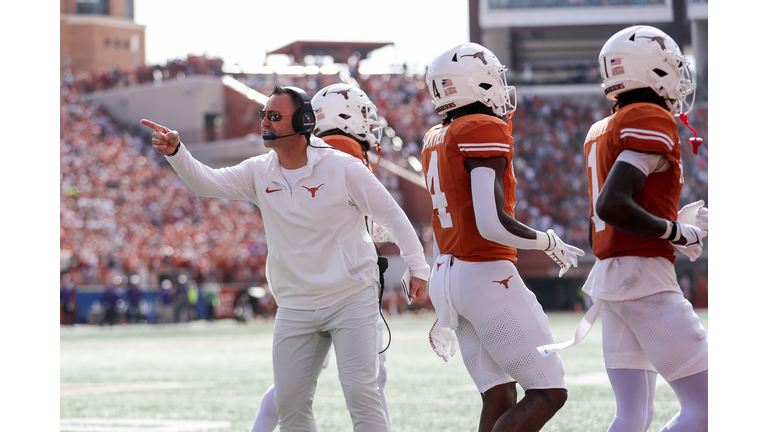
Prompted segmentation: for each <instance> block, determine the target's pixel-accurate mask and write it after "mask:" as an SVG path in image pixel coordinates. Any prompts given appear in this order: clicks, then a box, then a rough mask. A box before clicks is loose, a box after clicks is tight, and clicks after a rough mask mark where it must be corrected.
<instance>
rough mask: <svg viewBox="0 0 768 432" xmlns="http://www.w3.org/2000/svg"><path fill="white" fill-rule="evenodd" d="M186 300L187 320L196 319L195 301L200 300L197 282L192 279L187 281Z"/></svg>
mask: <svg viewBox="0 0 768 432" xmlns="http://www.w3.org/2000/svg"><path fill="white" fill-rule="evenodd" d="M187 301H188V302H189V311H188V314H189V321H193V320H196V319H197V318H198V317H197V303H198V302H199V301H200V290H198V289H197V283H196V282H195V280H194V279H192V280H190V281H189V288H188V289H187Z"/></svg>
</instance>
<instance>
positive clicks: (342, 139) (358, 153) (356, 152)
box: [322, 135, 370, 168]
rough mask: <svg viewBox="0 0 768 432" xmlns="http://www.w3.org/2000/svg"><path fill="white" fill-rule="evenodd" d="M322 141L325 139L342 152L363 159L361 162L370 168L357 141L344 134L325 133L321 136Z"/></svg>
mask: <svg viewBox="0 0 768 432" xmlns="http://www.w3.org/2000/svg"><path fill="white" fill-rule="evenodd" d="M322 140H323V141H325V143H326V144H328V145H329V146H331V147H333V148H337V149H339V150H341V151H343V152H344V153H347V154H350V155H352V156H354V157H356V158H358V159H360V160H361V161H363V164H365V166H367V167H368V168H370V166H369V165H368V161H367V160H366V159H365V153H364V152H363V147H362V146H361V145H360V143H358V142H357V141H355V140H353V139H352V138H350V137H347V136H344V135H326V136H324V137H323V138H322Z"/></svg>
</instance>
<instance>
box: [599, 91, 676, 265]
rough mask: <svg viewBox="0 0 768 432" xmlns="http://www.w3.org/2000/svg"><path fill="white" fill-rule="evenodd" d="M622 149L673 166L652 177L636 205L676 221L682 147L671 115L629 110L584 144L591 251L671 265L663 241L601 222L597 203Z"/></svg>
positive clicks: (638, 106) (643, 106)
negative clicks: (662, 260)
mask: <svg viewBox="0 0 768 432" xmlns="http://www.w3.org/2000/svg"><path fill="white" fill-rule="evenodd" d="M624 150H636V151H640V152H646V153H660V154H662V155H664V156H666V157H667V158H668V159H669V161H670V162H671V163H672V167H671V168H670V169H668V170H666V171H664V172H655V173H651V174H650V175H649V176H648V178H647V180H646V181H645V185H644V186H643V189H642V190H641V191H640V193H638V194H637V195H636V196H635V197H634V200H635V202H637V203H638V204H639V205H640V206H641V207H642V208H644V209H645V210H646V211H648V212H649V213H651V214H653V215H654V216H658V217H660V218H663V219H668V220H677V211H678V207H679V205H680V192H681V191H682V189H683V173H682V169H683V168H682V167H683V165H682V162H681V161H680V154H681V151H682V150H681V145H680V138H679V137H678V135H677V122H676V121H675V118H674V117H673V116H672V115H671V114H670V113H669V111H667V110H665V109H663V108H661V107H659V106H658V105H654V104H650V103H635V104H631V105H627V106H625V107H623V108H621V109H619V111H618V112H616V113H615V114H613V115H612V116H610V117H607V118H605V119H603V120H601V121H599V122H597V123H595V124H594V125H592V128H591V129H590V130H589V134H587V139H586V141H585V143H584V156H585V158H586V162H587V175H588V177H589V197H590V200H591V202H592V207H591V210H590V216H591V220H592V223H591V225H592V250H593V251H594V253H595V256H597V257H598V258H600V259H605V258H611V257H618V256H630V255H631V256H643V257H664V258H667V259H669V260H670V261H672V262H675V250H674V247H673V246H672V243H670V242H669V241H667V240H662V239H660V238H653V237H641V236H635V235H631V234H626V233H623V232H621V231H619V230H617V229H614V228H613V227H611V226H610V225H608V224H606V223H605V222H604V221H603V220H601V219H600V218H599V217H598V216H597V214H596V212H595V203H596V202H597V196H598V194H599V191H600V190H602V188H603V184H604V183H605V179H606V177H608V173H609V172H610V171H611V168H612V167H613V164H614V163H615V162H616V158H617V157H618V156H619V154H620V153H621V152H622V151H624Z"/></svg>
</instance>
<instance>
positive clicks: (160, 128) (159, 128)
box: [141, 119, 171, 133]
mask: <svg viewBox="0 0 768 432" xmlns="http://www.w3.org/2000/svg"><path fill="white" fill-rule="evenodd" d="M141 124H143V125H144V126H149V127H151V128H152V129H154V130H155V131H156V132H160V133H168V132H170V131H171V130H170V129H168V128H167V127H165V126H163V125H159V124H157V123H155V122H153V121H151V120H147V119H141Z"/></svg>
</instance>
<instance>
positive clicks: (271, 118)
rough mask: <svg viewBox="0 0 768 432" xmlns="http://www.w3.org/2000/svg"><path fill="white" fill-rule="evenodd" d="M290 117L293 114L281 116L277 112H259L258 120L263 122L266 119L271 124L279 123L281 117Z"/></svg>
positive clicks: (281, 114)
mask: <svg viewBox="0 0 768 432" xmlns="http://www.w3.org/2000/svg"><path fill="white" fill-rule="evenodd" d="M284 115H287V116H292V115H293V114H283V113H279V112H277V111H264V110H259V120H261V121H264V117H266V118H268V119H269V121H271V122H279V121H280V120H282V119H283V116H284Z"/></svg>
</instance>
